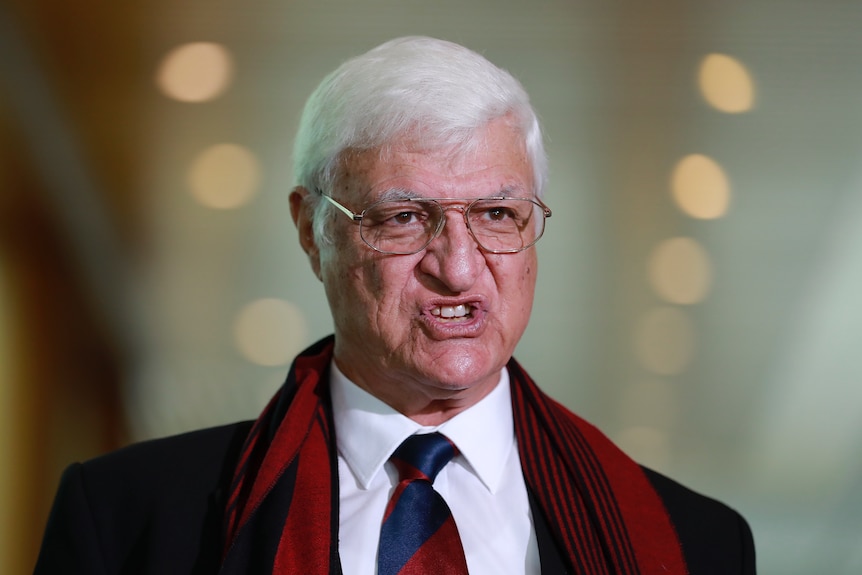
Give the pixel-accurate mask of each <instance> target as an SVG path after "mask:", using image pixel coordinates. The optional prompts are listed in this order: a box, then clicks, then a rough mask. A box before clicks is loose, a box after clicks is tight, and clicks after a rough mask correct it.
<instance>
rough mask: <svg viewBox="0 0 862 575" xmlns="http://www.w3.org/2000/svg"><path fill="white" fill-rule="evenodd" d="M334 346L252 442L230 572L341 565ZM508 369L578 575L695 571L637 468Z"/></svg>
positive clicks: (528, 460) (229, 536) (227, 555)
mask: <svg viewBox="0 0 862 575" xmlns="http://www.w3.org/2000/svg"><path fill="white" fill-rule="evenodd" d="M332 342H333V339H332V338H331V337H330V338H327V339H324V340H322V341H320V342H318V343H317V344H315V345H313V346H312V347H310V348H309V349H307V350H306V351H305V352H303V353H302V354H300V355H299V357H297V358H296V360H295V361H294V364H293V366H292V367H291V370H290V374H289V375H288V379H287V382H286V383H285V385H284V386H283V387H282V388H281V390H280V391H279V392H278V393H277V394H276V396H275V397H274V398H273V400H272V401H271V402H270V403H269V405H268V406H267V408H266V409H265V410H264V412H263V414H262V415H261V416H260V418H259V419H258V420H257V422H256V423H255V425H254V427H253V428H252V430H251V432H250V433H249V437H248V438H247V439H246V442H245V445H244V447H243V450H242V455H241V457H240V459H239V461H238V464H237V467H236V471H235V473H234V480H233V483H232V485H231V490H230V496H229V499H228V505H227V509H226V514H225V535H224V536H225V546H224V553H223V562H222V570H221V573H222V574H223V575H240V574H243V575H256V574H270V573H277V574H287V573H290V574H294V573H296V574H303V575H306V574H335V573H341V566H340V565H339V561H338V480H337V475H336V473H337V463H336V450H335V441H334V434H333V427H332V409H331V402H330V399H329V389H328V388H329V386H328V374H327V370H328V367H329V364H330V361H331V359H332V347H333V346H332ZM507 368H508V370H509V375H510V378H511V381H512V405H513V408H514V417H515V435H516V438H517V441H518V449H519V452H520V454H521V466H522V468H523V472H524V478H525V480H526V483H527V487H528V488H529V489H530V490H531V491H532V493H533V494H534V496H535V499H536V501H537V502H538V504H539V507H540V509H539V510H534V513H536V512H541V513H543V514H544V517H545V518H546V520H547V523H548V524H549V526H550V529H551V531H552V535H553V536H554V538H555V542H556V544H557V546H558V548H559V549H560V550H561V552H562V554H563V556H564V558H565V560H566V561H567V562H568V563H569V565H570V567H571V570H572V572H573V573H582V574H590V575H592V574H605V573H606V574H619V575H623V574H625V575H628V574H641V575H653V574H656V575H658V574H661V575H666V574H680V575H682V574H685V573H687V570H686V566H685V560H684V558H683V555H682V550H681V548H680V544H679V540H678V538H677V535H676V532H675V530H674V527H673V525H672V524H671V521H670V518H669V517H668V515H667V512H666V510H665V508H664V505H663V504H662V502H661V500H660V499H659V496H658V495H657V494H656V492H655V490H654V489H653V488H652V486H651V485H650V483H649V480H648V479H647V477H646V476H645V475H644V473H643V471H642V470H641V468H640V467H639V466H638V465H637V464H636V463H635V462H634V461H632V460H631V459H629V458H628V457H627V456H626V455H625V454H623V453H622V452H621V451H620V450H619V449H618V448H617V447H616V446H614V445H613V443H611V442H610V440H608V439H607V438H606V437H605V436H604V435H602V433H601V432H599V431H598V430H597V429H596V428H595V427H593V426H592V425H590V424H589V423H587V422H585V421H584V420H582V419H580V418H579V417H577V416H576V415H574V414H572V413H571V412H570V411H568V410H567V409H566V408H564V407H563V406H561V405H560V404H558V403H557V402H555V401H553V400H552V399H550V398H549V397H548V396H546V395H545V394H544V393H542V392H541V391H540V390H539V389H538V388H537V387H536V385H535V383H533V381H532V380H531V379H530V377H529V376H528V375H527V373H526V372H525V371H524V370H523V369H522V368H521V367H520V365H518V363H517V362H515V360H514V359H513V360H511V361H510V362H509V364H508V366H507ZM294 494H297V497H294Z"/></svg>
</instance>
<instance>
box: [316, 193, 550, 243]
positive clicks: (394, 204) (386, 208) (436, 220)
mask: <svg viewBox="0 0 862 575" xmlns="http://www.w3.org/2000/svg"><path fill="white" fill-rule="evenodd" d="M321 195H322V196H323V197H324V198H326V199H327V200H328V201H329V202H330V203H331V204H332V205H333V206H335V207H336V208H338V209H339V210H340V211H341V212H343V213H344V214H345V215H347V216H348V217H349V218H350V219H352V220H353V221H354V222H356V223H358V224H359V235H360V237H361V238H362V240H363V241H364V242H365V243H366V244H368V245H369V246H370V247H371V248H373V249H375V250H377V251H378V252H381V253H384V254H396V255H410V254H415V253H417V252H420V251H422V250H423V249H425V247H427V246H428V244H430V243H431V241H432V240H433V239H434V238H436V237H437V236H438V235H440V232H441V231H443V226H444V225H445V224H446V218H445V214H446V212H447V211H449V210H458V211H460V212H461V213H462V214H463V215H464V222H465V223H466V224H467V229H468V230H469V231H470V234H471V235H472V236H473V238H474V239H475V240H476V243H477V244H479V247H480V248H482V249H483V250H484V251H486V252H490V253H493V254H513V253H517V252H520V251H522V250H525V249H527V248H529V247H530V246H532V245H533V244H535V243H536V242H537V241H539V238H541V237H542V234H543V233H544V232H545V218H550V217H551V209H550V208H549V207H548V206H546V205H545V204H544V203H542V201H541V200H539V199H538V198H507V197H503V196H500V197H490V198H478V199H474V200H467V203H466V205H464V200H460V199H457V198H399V199H390V200H380V201H378V202H375V203H373V204H371V205H370V206H368V207H367V208H365V209H364V210H362V211H361V212H360V213H358V214H357V213H355V212H353V211H351V210H350V209H348V208H346V207H344V206H343V205H341V204H340V203H338V202H337V201H336V200H334V199H333V198H331V197H330V196H328V195H326V194H323V193H321ZM441 202H444V203H446V204H447V207H444V206H443V204H442V203H441ZM453 202H456V203H460V205H449V204H451V203H453Z"/></svg>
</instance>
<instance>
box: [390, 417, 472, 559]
mask: <svg viewBox="0 0 862 575" xmlns="http://www.w3.org/2000/svg"><path fill="white" fill-rule="evenodd" d="M456 453H457V449H456V448H455V446H454V445H453V444H452V442H451V441H449V439H448V438H447V437H446V436H444V435H441V434H440V433H429V434H426V435H412V436H410V437H408V438H407V439H406V440H404V443H402V444H401V445H400V446H399V447H398V449H396V450H395V453H393V454H392V457H391V458H390V461H392V463H394V464H395V467H396V468H397V469H398V474H399V479H400V480H399V482H398V486H397V487H396V488H395V492H394V493H393V494H392V498H391V499H390V500H389V505H388V506H387V507H386V514H385V515H384V516H383V526H382V527H381V529H380V549H379V552H378V556H377V573H378V575H427V574H430V573H434V574H436V573H446V574H447V575H467V561H466V559H465V558H464V548H463V546H462V545H461V537H460V536H459V535H458V528H457V527H456V526H455V520H454V519H453V518H452V512H451V511H450V510H449V506H448V505H446V502H445V501H444V500H443V498H442V497H441V496H440V494H439V493H437V492H436V491H435V490H434V488H433V487H432V483H434V478H435V477H437V474H438V473H439V472H440V470H441V469H443V466H445V465H446V464H447V463H448V462H449V460H451V459H452V458H453V457H454V456H455V454H456Z"/></svg>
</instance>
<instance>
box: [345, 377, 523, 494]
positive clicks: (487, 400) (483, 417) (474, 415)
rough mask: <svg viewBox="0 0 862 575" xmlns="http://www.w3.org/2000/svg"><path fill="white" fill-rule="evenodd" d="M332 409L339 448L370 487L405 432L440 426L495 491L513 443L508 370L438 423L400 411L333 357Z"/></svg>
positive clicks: (467, 463) (465, 462) (363, 483)
mask: <svg viewBox="0 0 862 575" xmlns="http://www.w3.org/2000/svg"><path fill="white" fill-rule="evenodd" d="M330 386H331V389H332V409H333V417H334V420H335V429H336V433H335V435H336V443H337V446H338V452H339V454H340V455H341V457H342V458H343V459H344V461H345V462H346V463H347V465H348V466H349V467H350V470H351V471H352V472H353V475H354V476H355V477H356V480H357V481H358V483H359V485H360V486H361V487H362V488H363V489H367V488H368V486H369V485H370V484H371V481H372V480H373V479H374V477H375V476H376V475H377V473H378V472H379V471H380V469H381V468H382V467H383V465H384V464H385V463H386V462H387V461H388V460H389V456H390V455H392V452H394V451H395V449H396V448H397V447H398V446H399V445H401V442H403V441H404V440H405V439H406V438H407V437H409V436H410V435H413V434H414V433H417V432H423V433H428V432H432V431H439V432H441V433H443V434H445V435H446V436H447V437H448V438H449V439H450V440H452V442H453V443H454V444H455V445H456V446H457V447H458V451H459V452H460V456H459V457H457V458H456V459H455V460H454V461H456V462H458V461H460V462H461V463H462V464H463V465H465V467H467V468H468V469H469V470H470V471H472V472H473V473H475V474H476V476H477V477H478V478H479V479H480V480H481V481H482V483H483V484H484V485H485V487H486V488H487V489H488V490H489V491H490V492H491V493H494V492H495V491H496V490H497V488H498V487H499V485H500V482H501V480H502V476H503V469H504V467H505V464H506V461H507V460H508V458H509V457H510V454H511V451H512V449H514V446H515V428H514V423H513V420H512V403H511V396H510V392H509V373H508V371H506V369H503V370H501V372H500V381H499V383H498V384H497V386H496V387H494V389H493V390H491V393H489V394H488V395H487V396H485V397H484V398H482V400H481V401H479V402H478V403H477V404H476V405H473V406H471V407H470V408H468V409H466V410H464V411H462V412H461V413H459V414H458V415H456V416H455V417H453V418H452V419H450V420H448V421H446V422H444V423H442V424H441V425H439V426H436V427H426V426H422V425H420V424H419V423H417V422H415V421H413V420H412V419H410V418H409V417H406V416H404V415H402V414H401V413H399V412H397V411H395V410H394V409H393V408H391V407H389V406H388V405H387V404H385V403H383V402H382V401H380V400H379V399H377V398H376V397H374V396H373V395H371V394H370V393H368V392H366V391H365V390H364V389H362V388H360V387H359V386H357V385H356V384H354V383H353V382H351V381H350V380H349V379H347V377H346V376H345V375H344V374H343V373H342V372H341V371H340V370H339V369H338V367H337V366H336V365H335V363H334V362H333V363H332V369H331V371H330Z"/></svg>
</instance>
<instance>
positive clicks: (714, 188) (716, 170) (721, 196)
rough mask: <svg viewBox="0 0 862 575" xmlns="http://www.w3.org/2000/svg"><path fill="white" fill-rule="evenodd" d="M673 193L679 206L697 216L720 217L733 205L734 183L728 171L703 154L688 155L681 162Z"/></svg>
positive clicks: (677, 168)
mask: <svg viewBox="0 0 862 575" xmlns="http://www.w3.org/2000/svg"><path fill="white" fill-rule="evenodd" d="M671 192H672V194H673V199H674V201H675V202H676V204H677V206H678V207H679V209H681V210H682V211H683V212H684V213H685V214H687V215H689V216H691V217H693V218H697V219H702V220H711V219H716V218H720V217H722V216H724V215H725V214H726V213H727V210H728V207H729V205H730V194H731V192H730V182H729V181H728V178H727V176H726V175H725V173H724V170H723V169H722V168H721V166H720V165H719V164H718V162H716V161H715V160H713V159H712V158H710V157H708V156H705V155H703V154H691V155H688V156H686V157H684V158H683V159H681V160H680V161H679V162H678V163H677V165H676V167H675V168H674V170H673V174H672V176H671Z"/></svg>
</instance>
